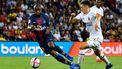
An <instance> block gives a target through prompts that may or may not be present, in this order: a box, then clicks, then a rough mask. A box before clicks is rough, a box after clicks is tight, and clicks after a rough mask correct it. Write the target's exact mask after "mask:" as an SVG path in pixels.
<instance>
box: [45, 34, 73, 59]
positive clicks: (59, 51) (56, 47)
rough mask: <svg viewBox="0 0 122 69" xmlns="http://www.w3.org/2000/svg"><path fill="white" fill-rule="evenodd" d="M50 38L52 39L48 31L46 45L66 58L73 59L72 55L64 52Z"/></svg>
mask: <svg viewBox="0 0 122 69" xmlns="http://www.w3.org/2000/svg"><path fill="white" fill-rule="evenodd" d="M52 40H53V35H52V34H51V33H48V34H47V38H46V41H47V44H48V46H49V47H50V48H51V49H53V50H55V51H56V52H58V53H60V54H62V55H63V56H65V57H66V58H67V59H68V60H70V61H73V57H71V56H70V55H69V54H67V53H65V52H64V51H63V50H62V49H61V48H60V47H59V46H57V45H55V44H54V42H53V41H52Z"/></svg>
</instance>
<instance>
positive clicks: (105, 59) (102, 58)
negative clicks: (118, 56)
mask: <svg viewBox="0 0 122 69" xmlns="http://www.w3.org/2000/svg"><path fill="white" fill-rule="evenodd" d="M99 57H100V58H101V60H103V61H104V62H105V63H106V64H107V65H108V64H110V61H109V60H108V58H107V57H106V56H105V55H104V54H101V55H100V56H99Z"/></svg>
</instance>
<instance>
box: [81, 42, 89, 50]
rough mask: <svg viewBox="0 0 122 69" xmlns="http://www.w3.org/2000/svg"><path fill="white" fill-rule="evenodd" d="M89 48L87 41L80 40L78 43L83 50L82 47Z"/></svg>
mask: <svg viewBox="0 0 122 69" xmlns="http://www.w3.org/2000/svg"><path fill="white" fill-rule="evenodd" d="M87 48H89V45H88V43H87V42H81V45H80V50H84V49H87Z"/></svg>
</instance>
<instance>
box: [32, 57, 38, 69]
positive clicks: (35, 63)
mask: <svg viewBox="0 0 122 69" xmlns="http://www.w3.org/2000/svg"><path fill="white" fill-rule="evenodd" d="M30 64H31V66H32V67H33V68H38V67H39V66H40V60H39V59H38V58H36V57H34V58H32V59H31V61H30Z"/></svg>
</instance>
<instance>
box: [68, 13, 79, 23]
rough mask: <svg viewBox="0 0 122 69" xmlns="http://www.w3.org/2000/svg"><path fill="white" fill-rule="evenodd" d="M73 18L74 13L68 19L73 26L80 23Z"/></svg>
mask: <svg viewBox="0 0 122 69" xmlns="http://www.w3.org/2000/svg"><path fill="white" fill-rule="evenodd" d="M75 16H76V13H72V14H71V16H70V18H69V23H72V24H74V23H78V22H79V21H80V20H78V19H76V18H75Z"/></svg>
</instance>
